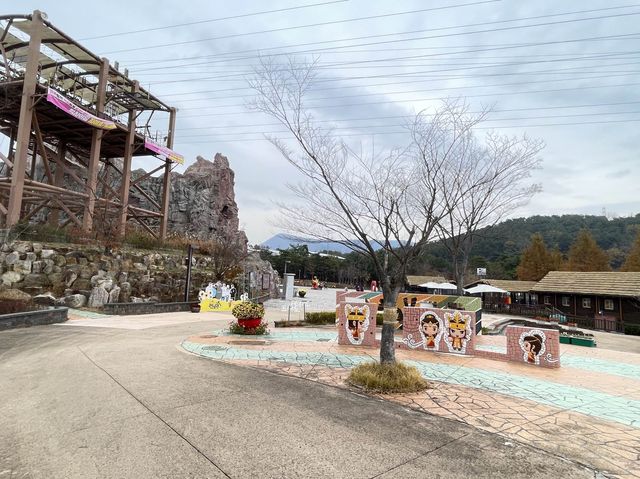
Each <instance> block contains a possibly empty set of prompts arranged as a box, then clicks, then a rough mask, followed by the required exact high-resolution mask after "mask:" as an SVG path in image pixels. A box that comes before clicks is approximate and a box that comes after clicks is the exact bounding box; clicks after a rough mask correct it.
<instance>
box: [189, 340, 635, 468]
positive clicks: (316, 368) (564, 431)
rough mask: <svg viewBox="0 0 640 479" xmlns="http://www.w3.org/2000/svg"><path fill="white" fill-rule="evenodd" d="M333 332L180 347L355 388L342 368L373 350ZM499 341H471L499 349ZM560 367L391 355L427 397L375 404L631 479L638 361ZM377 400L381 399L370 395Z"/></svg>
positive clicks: (625, 358)
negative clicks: (422, 381) (413, 373)
mask: <svg viewBox="0 0 640 479" xmlns="http://www.w3.org/2000/svg"><path fill="white" fill-rule="evenodd" d="M336 339H337V333H336V332H335V330H334V329H321V328H315V329H310V328H304V329H298V328H295V329H294V328H287V329H284V330H272V331H271V334H270V335H269V336H262V337H247V336H234V335H229V334H228V333H226V332H225V331H224V330H214V331H210V332H208V333H203V334H199V335H195V336H192V337H189V338H188V339H186V340H185V341H183V343H182V347H183V348H184V349H185V350H186V351H188V352H190V353H193V354H196V355H199V356H203V357H206V358H210V359H215V360H219V361H225V362H230V363H235V364H242V365H246V366H252V367H258V368H264V369H268V370H271V371H275V372H278V373H281V374H285V375H292V376H296V377H302V378H305V379H309V380H312V381H316V382H320V383H324V384H330V385H333V386H337V387H339V388H347V389H354V388H353V387H351V386H349V385H348V384H347V383H346V381H345V379H346V377H347V375H348V372H349V368H351V367H352V366H353V365H356V364H359V363H361V362H364V361H371V360H374V359H376V358H377V355H378V351H377V350H376V349H367V348H362V347H352V346H340V345H338V344H337V340H336ZM503 341H504V338H503V337H495V336H479V337H478V346H479V347H480V348H482V349H489V350H492V349H493V350H499V349H501V348H502V347H504V346H503V344H502V342H503ZM561 353H562V357H561V362H562V367H561V368H560V369H556V370H549V369H542V368H535V367H532V366H529V365H527V364H519V363H507V362H500V361H493V360H489V359H484V358H474V357H461V356H455V355H449V354H444V353H431V352H421V351H407V350H398V351H397V355H398V358H399V359H401V360H403V361H405V362H407V363H408V364H411V365H413V366H415V367H416V368H418V370H419V371H420V372H421V374H422V375H423V376H424V377H425V378H427V379H429V380H430V386H431V387H430V388H429V389H427V390H426V391H424V392H421V393H417V394H398V395H392V396H388V395H387V396H384V398H385V399H391V400H393V401H395V402H398V403H400V404H403V405H405V406H406V407H409V408H412V409H416V410H419V411H422V412H425V413H428V414H432V415H436V416H441V417H446V418H450V419H455V420H457V421H460V422H463V423H466V424H469V425H472V426H474V427H476V428H479V429H481V430H483V431H488V432H491V433H498V434H501V435H503V436H506V437H508V438H511V439H514V440H516V441H518V442H521V443H524V444H528V445H531V446H534V447H536V448H540V449H542V450H545V451H548V452H551V453H554V454H559V455H561V456H563V457H567V458H570V459H572V460H575V461H578V462H580V463H583V464H586V465H589V466H591V467H594V468H596V469H599V470H600V471H606V472H607V473H608V474H611V475H615V476H617V477H623V478H627V477H629V478H630V477H640V355H638V354H632V353H622V352H616V351H611V350H604V349H593V348H581V347H578V346H572V345H564V344H563V345H561ZM379 397H381V398H382V396H379Z"/></svg>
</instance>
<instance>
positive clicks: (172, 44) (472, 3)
mask: <svg viewBox="0 0 640 479" xmlns="http://www.w3.org/2000/svg"><path fill="white" fill-rule="evenodd" d="M500 1H501V0H480V1H477V2H471V3H459V4H456V5H446V6H443V7H433V8H423V9H420V10H409V11H404V12H393V13H385V14H382V15H372V16H368V17H358V18H347V19H344V20H334V21H330V22H321V23H310V24H308V25H295V26H291V27H283V28H274V29H271V30H260V31H257V32H244V33H233V34H230V35H221V36H217V37H208V38H201V39H198V40H185V41H183V42H172V43H164V44H156V45H147V46H144V47H136V48H125V49H122V50H111V51H108V52H106V53H123V52H133V51H139V50H150V49H153V48H162V47H173V46H178V45H188V44H191V43H199V42H206V41H211V40H223V39H226V38H236V37H242V36H248V35H259V34H263V33H273V32H282V31H287V30H297V29H301V28H313V27H320V26H326V25H337V24H340V23H350V22H357V21H363V20H372V19H376V18H386V17H393V16H398V15H409V14H413V13H421V12H429V11H434V10H447V9H451V8H460V7H468V6H474V5H482V4H485V3H495V2H500Z"/></svg>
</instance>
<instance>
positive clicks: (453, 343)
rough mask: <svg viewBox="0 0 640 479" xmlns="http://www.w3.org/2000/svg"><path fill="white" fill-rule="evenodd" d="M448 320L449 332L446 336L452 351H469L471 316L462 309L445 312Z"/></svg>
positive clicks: (463, 352)
mask: <svg viewBox="0 0 640 479" xmlns="http://www.w3.org/2000/svg"><path fill="white" fill-rule="evenodd" d="M444 318H445V320H446V322H447V334H446V335H445V337H444V340H445V342H446V343H447V347H448V348H449V352H450V353H462V354H465V353H466V351H467V344H468V343H469V341H470V340H471V334H472V333H471V316H469V315H468V314H462V313H461V312H460V311H454V312H453V313H449V312H447V313H445V314H444Z"/></svg>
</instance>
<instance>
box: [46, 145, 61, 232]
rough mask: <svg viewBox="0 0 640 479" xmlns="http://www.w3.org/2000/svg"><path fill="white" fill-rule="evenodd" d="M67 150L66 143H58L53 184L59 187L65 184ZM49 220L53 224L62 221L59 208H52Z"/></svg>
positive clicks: (56, 224) (55, 224)
mask: <svg viewBox="0 0 640 479" xmlns="http://www.w3.org/2000/svg"><path fill="white" fill-rule="evenodd" d="M65 150H66V145H65V143H64V142H63V141H60V142H59V143H58V157H57V159H56V175H55V177H54V180H53V186H57V187H58V188H62V187H63V186H64V162H65V160H66V158H65ZM47 220H48V222H49V224H50V225H51V226H58V223H59V222H60V213H59V212H58V210H57V209H54V210H51V211H50V212H49V218H47Z"/></svg>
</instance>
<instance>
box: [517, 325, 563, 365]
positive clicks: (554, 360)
mask: <svg viewBox="0 0 640 479" xmlns="http://www.w3.org/2000/svg"><path fill="white" fill-rule="evenodd" d="M507 360H508V361H515V362H521V363H527V364H532V365H535V366H542V367H545V368H559V367H560V332H559V331H558V330H557V329H543V328H530V327H526V326H508V327H507Z"/></svg>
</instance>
